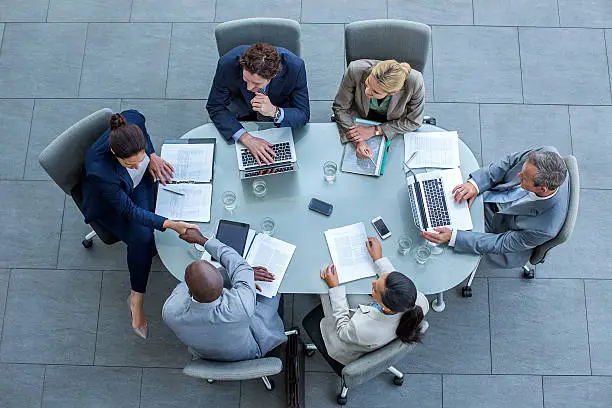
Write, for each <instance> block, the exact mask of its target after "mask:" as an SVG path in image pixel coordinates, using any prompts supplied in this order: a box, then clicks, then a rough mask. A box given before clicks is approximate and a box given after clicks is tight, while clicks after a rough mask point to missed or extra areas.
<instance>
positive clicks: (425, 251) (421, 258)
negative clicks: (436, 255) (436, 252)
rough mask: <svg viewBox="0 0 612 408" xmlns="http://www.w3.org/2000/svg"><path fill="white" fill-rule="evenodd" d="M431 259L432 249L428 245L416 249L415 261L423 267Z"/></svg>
mask: <svg viewBox="0 0 612 408" xmlns="http://www.w3.org/2000/svg"><path fill="white" fill-rule="evenodd" d="M430 257H431V247H430V246H429V245H427V244H423V245H419V246H418V247H416V248H415V249H414V259H416V261H417V262H418V263H419V264H421V265H423V264H424V263H425V262H427V261H428V260H429V258H430Z"/></svg>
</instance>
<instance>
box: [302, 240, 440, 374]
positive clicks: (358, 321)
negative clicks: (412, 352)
mask: <svg viewBox="0 0 612 408" xmlns="http://www.w3.org/2000/svg"><path fill="white" fill-rule="evenodd" d="M365 245H366V246H367V249H368V252H369V253H370V256H371V257H372V259H373V260H374V265H375V268H376V272H377V274H378V276H379V278H378V279H377V280H375V281H373V282H372V294H371V296H368V295H351V296H348V297H347V295H346V291H345V288H344V286H340V285H339V283H338V274H337V273H336V271H335V267H334V265H333V264H331V265H329V266H328V267H327V269H325V271H321V278H322V279H323V280H324V281H325V282H326V283H327V285H328V287H329V294H328V295H321V305H320V306H318V307H317V308H315V309H314V310H313V311H311V312H310V313H309V314H308V315H307V316H306V317H305V318H304V321H303V322H302V326H303V327H304V329H305V330H306V332H307V333H308V335H309V336H310V337H311V338H312V340H313V342H314V343H315V344H316V345H317V349H318V350H319V351H320V352H321V354H322V355H323V357H325V358H326V359H327V360H328V362H329V363H330V365H331V366H332V368H334V370H335V371H336V372H337V373H338V374H340V372H341V371H342V367H343V365H346V364H348V363H350V362H351V361H354V360H356V359H358V358H359V357H360V356H362V355H363V354H366V353H368V352H370V351H373V350H376V349H377V348H380V347H382V346H384V345H385V344H388V343H389V342H391V341H393V340H394V339H396V338H397V337H399V338H400V339H401V340H402V341H404V342H406V343H414V342H419V341H420V336H421V333H422V332H423V331H424V330H425V329H426V326H427V322H424V321H423V317H424V316H425V314H427V312H428V311H429V303H428V302H427V298H426V297H425V295H424V294H422V293H420V292H418V291H417V289H416V287H415V286H414V283H413V282H412V281H411V280H410V279H409V278H408V277H407V276H405V275H403V274H401V273H399V272H396V271H395V268H394V267H393V265H392V264H391V262H390V261H389V260H388V259H387V258H383V256H382V248H381V246H380V242H379V241H378V240H377V239H376V238H374V237H368V242H367V243H365ZM351 307H354V309H352V308H351ZM317 324H318V327H317ZM330 358H331V359H330Z"/></svg>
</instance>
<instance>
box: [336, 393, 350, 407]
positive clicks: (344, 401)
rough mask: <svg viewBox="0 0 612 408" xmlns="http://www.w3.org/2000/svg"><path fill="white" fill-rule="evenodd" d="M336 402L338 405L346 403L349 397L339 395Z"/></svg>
mask: <svg viewBox="0 0 612 408" xmlns="http://www.w3.org/2000/svg"><path fill="white" fill-rule="evenodd" d="M336 402H337V403H338V405H346V402H347V398H346V397H342V396H340V395H338V398H336Z"/></svg>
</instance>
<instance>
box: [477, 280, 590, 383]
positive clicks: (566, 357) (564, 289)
mask: <svg viewBox="0 0 612 408" xmlns="http://www.w3.org/2000/svg"><path fill="white" fill-rule="evenodd" d="M489 292H490V297H491V298H490V305H491V348H492V356H493V374H536V375H552V374H556V375H574V374H577V375H586V374H590V367H589V350H588V339H587V327H586V310H585V306H584V303H585V302H584V289H583V284H582V281H580V280H565V279H548V280H546V279H536V280H533V281H524V280H518V279H489Z"/></svg>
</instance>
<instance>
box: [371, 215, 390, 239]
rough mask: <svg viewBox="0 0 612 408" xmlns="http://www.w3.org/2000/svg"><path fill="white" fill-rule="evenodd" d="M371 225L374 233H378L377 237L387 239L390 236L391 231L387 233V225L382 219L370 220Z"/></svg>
mask: <svg viewBox="0 0 612 408" xmlns="http://www.w3.org/2000/svg"><path fill="white" fill-rule="evenodd" d="M372 225H373V226H374V229H375V230H376V232H378V235H380V238H381V239H387V238H389V237H390V236H391V231H389V228H387V225H386V224H385V222H384V221H383V219H382V217H376V218H374V219H373V220H372Z"/></svg>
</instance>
